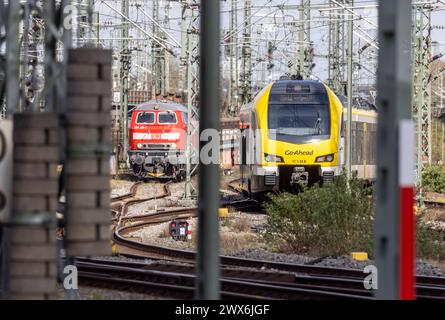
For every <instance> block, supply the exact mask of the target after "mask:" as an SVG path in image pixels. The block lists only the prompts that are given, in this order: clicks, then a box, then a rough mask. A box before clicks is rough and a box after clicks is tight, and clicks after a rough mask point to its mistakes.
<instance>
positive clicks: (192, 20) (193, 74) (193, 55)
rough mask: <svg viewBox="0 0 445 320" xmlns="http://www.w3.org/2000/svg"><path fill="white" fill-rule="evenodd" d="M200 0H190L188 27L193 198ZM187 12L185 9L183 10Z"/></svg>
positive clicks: (188, 189)
mask: <svg viewBox="0 0 445 320" xmlns="http://www.w3.org/2000/svg"><path fill="white" fill-rule="evenodd" d="M199 8H200V7H199V2H198V1H197V0H190V1H189V3H188V9H189V10H188V12H189V25H188V29H187V112H188V118H189V121H188V122H187V141H186V142H187V150H186V155H187V156H186V161H187V162H186V178H185V192H184V197H185V198H186V199H191V198H192V197H196V191H197V190H196V188H195V186H194V184H193V181H192V176H193V174H194V173H195V172H196V170H197V168H198V161H197V159H198V158H199V154H198V150H197V149H196V146H194V144H193V141H192V137H193V136H194V135H195V134H196V132H197V131H198V125H197V123H194V122H193V121H191V120H192V118H193V117H192V114H196V108H197V106H198V102H199V100H198V98H199V90H200V88H199V78H198V72H199V42H198V35H199V15H198V12H199ZM183 14H185V10H183Z"/></svg>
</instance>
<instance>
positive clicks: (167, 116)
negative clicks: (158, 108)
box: [158, 112, 177, 124]
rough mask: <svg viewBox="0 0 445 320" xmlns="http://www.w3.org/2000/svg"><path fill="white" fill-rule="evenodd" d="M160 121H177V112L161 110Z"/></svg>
mask: <svg viewBox="0 0 445 320" xmlns="http://www.w3.org/2000/svg"><path fill="white" fill-rule="evenodd" d="M158 120H159V123H166V124H167V123H176V122H177V120H176V113H174V112H160V113H159V114H158Z"/></svg>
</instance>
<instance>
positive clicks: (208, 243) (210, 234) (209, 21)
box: [196, 0, 220, 299]
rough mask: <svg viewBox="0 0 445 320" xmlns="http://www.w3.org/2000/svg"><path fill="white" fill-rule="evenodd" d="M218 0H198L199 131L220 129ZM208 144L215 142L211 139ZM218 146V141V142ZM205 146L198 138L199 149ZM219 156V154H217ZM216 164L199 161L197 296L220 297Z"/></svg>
mask: <svg viewBox="0 0 445 320" xmlns="http://www.w3.org/2000/svg"><path fill="white" fill-rule="evenodd" d="M219 6H220V5H219V1H218V0H206V1H201V41H200V43H201V49H200V50H201V63H200V91H199V92H200V99H199V104H200V106H199V113H200V123H199V132H200V134H201V132H203V131H204V130H206V129H214V130H218V132H219V110H220V108H219V106H220V99H219V43H220V34H219V28H220V27H219V21H220V19H219ZM210 143H215V141H211V142H210ZM217 143H218V146H219V141H218V142H217ZM205 145H206V143H205V142H203V141H200V146H199V149H200V151H201V150H202V148H203V147H204V146H205ZM218 159H219V153H218ZM219 182H220V176H219V166H218V164H216V163H212V164H203V163H202V160H201V154H200V164H199V216H198V219H199V220H198V257H197V259H198V261H197V264H198V268H197V272H198V277H197V281H198V283H197V295H196V297H197V298H198V299H219V297H220V294H219V222H218V208H219V200H220V199H219V197H220V195H219Z"/></svg>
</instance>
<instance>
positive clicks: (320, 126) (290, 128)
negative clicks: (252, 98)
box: [268, 104, 330, 143]
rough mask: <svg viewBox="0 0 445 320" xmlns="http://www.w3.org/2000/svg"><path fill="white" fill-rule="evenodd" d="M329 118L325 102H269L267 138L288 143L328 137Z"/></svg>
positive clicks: (327, 106)
mask: <svg viewBox="0 0 445 320" xmlns="http://www.w3.org/2000/svg"><path fill="white" fill-rule="evenodd" d="M329 119H330V117H329V105H327V104H318V105H317V104H310V105H309V104H308V105H305V104H270V105H269V113H268V122H269V123H268V124H269V138H270V139H272V140H277V141H283V142H289V143H307V142H308V141H310V140H313V139H317V140H325V139H329V137H330V121H329Z"/></svg>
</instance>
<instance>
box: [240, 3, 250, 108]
mask: <svg viewBox="0 0 445 320" xmlns="http://www.w3.org/2000/svg"><path fill="white" fill-rule="evenodd" d="M241 52H242V61H241V68H242V71H241V78H240V82H241V85H240V89H241V103H242V104H245V103H248V102H249V101H250V99H251V97H252V1H251V0H246V1H244V29H243V45H242V51H241Z"/></svg>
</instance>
